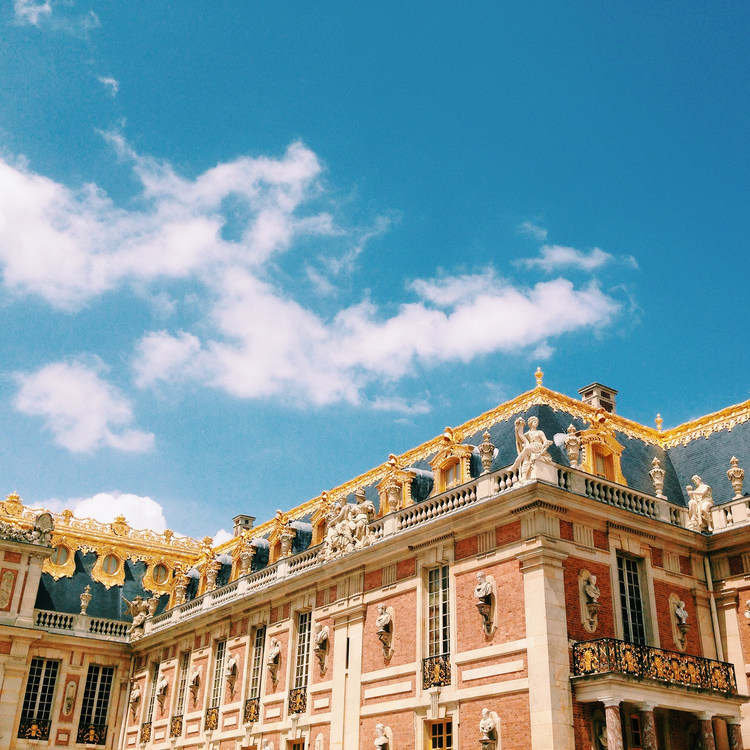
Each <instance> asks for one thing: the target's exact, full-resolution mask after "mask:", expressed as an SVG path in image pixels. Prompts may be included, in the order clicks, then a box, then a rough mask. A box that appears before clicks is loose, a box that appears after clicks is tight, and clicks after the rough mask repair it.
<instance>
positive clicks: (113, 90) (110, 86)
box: [97, 76, 120, 98]
mask: <svg viewBox="0 0 750 750" xmlns="http://www.w3.org/2000/svg"><path fill="white" fill-rule="evenodd" d="M97 80H98V81H99V83H101V84H102V85H103V86H104V88H106V89H107V94H108V95H109V96H111V97H112V98H114V97H115V96H117V92H118V91H119V90H120V83H119V81H117V80H115V79H114V78H112V77H111V76H98V78H97Z"/></svg>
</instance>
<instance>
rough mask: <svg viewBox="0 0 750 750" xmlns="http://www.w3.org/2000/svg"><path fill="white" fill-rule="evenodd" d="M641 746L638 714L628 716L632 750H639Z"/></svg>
mask: <svg viewBox="0 0 750 750" xmlns="http://www.w3.org/2000/svg"><path fill="white" fill-rule="evenodd" d="M642 746H643V740H642V739H641V719H640V717H639V716H638V714H631V715H630V745H629V747H631V748H632V749H633V750H640V748H641V747H642Z"/></svg>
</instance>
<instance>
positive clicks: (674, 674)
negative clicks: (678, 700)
mask: <svg viewBox="0 0 750 750" xmlns="http://www.w3.org/2000/svg"><path fill="white" fill-rule="evenodd" d="M613 673H614V674H622V675H630V676H632V677H635V678H637V679H643V678H645V679H650V680H657V681H658V682H665V683H669V684H670V685H684V686H686V687H693V688H702V689H704V690H716V691H718V692H722V693H726V694H736V693H737V680H736V679H735V674H734V666H733V665H732V664H727V663H726V662H723V661H716V660H715V659H704V658H703V657H702V656H691V655H690V654H682V653H680V652H679V651H667V650H665V649H663V648H654V647H653V646H642V645H639V644H637V643H627V642H625V641H618V640H617V639H615V638H599V639H597V640H594V641H581V642H580V643H576V644H575V645H574V646H573V674H574V675H582V676H585V675H595V674H613Z"/></svg>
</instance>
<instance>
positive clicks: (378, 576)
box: [321, 568, 383, 603]
mask: <svg viewBox="0 0 750 750" xmlns="http://www.w3.org/2000/svg"><path fill="white" fill-rule="evenodd" d="M382 585H383V569H382V568H378V569H377V570H370V571H368V572H367V573H365V583H364V586H365V591H372V590H373V589H379V588H380V587H381V586H382ZM321 603H322V602H321Z"/></svg>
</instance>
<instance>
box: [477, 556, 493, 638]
mask: <svg viewBox="0 0 750 750" xmlns="http://www.w3.org/2000/svg"><path fill="white" fill-rule="evenodd" d="M493 595H494V589H493V586H492V581H488V580H487V575H486V574H485V572H484V571H483V570H480V571H478V572H477V585H476V586H475V587H474V596H475V597H476V600H477V601H476V605H477V609H478V610H479V614H480V615H481V617H482V627H483V628H484V632H485V633H486V634H487V635H491V634H492V626H493V622H492V620H493V614H494V602H493V601H492V598H493Z"/></svg>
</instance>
